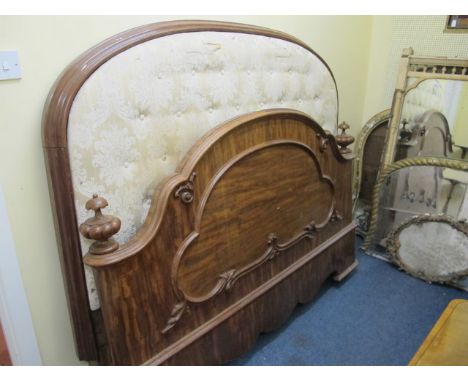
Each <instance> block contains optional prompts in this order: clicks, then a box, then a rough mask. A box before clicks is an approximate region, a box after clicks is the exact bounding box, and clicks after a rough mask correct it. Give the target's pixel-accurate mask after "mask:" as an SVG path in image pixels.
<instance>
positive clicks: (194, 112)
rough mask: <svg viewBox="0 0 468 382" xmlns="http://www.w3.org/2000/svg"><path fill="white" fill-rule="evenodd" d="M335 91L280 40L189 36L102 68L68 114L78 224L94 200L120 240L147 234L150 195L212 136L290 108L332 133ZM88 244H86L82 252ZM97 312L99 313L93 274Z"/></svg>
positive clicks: (326, 75) (312, 59) (328, 78)
mask: <svg viewBox="0 0 468 382" xmlns="http://www.w3.org/2000/svg"><path fill="white" fill-rule="evenodd" d="M337 107H338V100H337V90H336V85H335V82H334V79H333V76H332V74H331V73H330V71H329V69H328V68H327V66H326V65H325V64H324V63H323V62H322V61H321V60H320V59H319V58H318V57H317V56H316V55H314V54H313V53H312V52H310V51H308V50H307V49H305V48H303V47H301V46H299V45H297V44H295V43H292V42H289V41H285V40H282V39H279V38H273V37H266V36H261V35H253V34H243V33H233V32H209V31H206V32H191V33H179V34H173V35H169V36H164V37H160V38H157V39H154V40H150V41H147V42H144V43H142V44H139V45H136V46H134V47H132V48H130V49H128V50H126V51H124V52H122V53H120V54H118V55H117V56H115V57H113V58H111V59H110V60H109V61H107V62H106V63H104V64H103V65H102V66H100V67H99V68H98V69H97V70H96V71H95V72H94V73H93V74H92V75H91V76H90V77H89V78H88V79H87V80H86V82H85V83H84V84H83V86H82V87H81V89H80V91H79V92H78V94H77V96H76V98H75V100H74V102H73V106H72V108H71V111H70V115H69V122H68V144H69V153H70V162H71V170H72V181H73V188H74V196H75V204H76V210H77V219H78V222H79V223H81V222H83V221H84V220H86V218H88V217H89V216H90V213H89V212H87V211H86V210H85V208H84V205H85V203H86V201H87V200H88V199H89V198H90V197H91V195H92V194H93V193H97V194H99V195H102V196H104V197H105V198H106V199H107V200H108V201H109V204H110V206H109V208H108V209H106V213H111V214H113V215H116V216H118V217H119V218H120V219H121V220H122V228H121V231H120V233H119V234H118V235H117V236H116V239H117V240H118V241H119V242H120V243H124V242H127V241H128V240H129V239H130V238H131V237H132V236H133V235H134V234H135V232H136V231H137V230H138V228H139V227H140V226H141V225H142V223H143V222H144V220H145V218H146V214H147V212H148V209H149V205H150V200H151V196H152V194H153V190H154V188H155V187H156V186H157V185H158V183H159V182H161V180H162V179H164V178H165V177H167V176H170V175H172V174H174V171H175V169H176V167H177V165H178V163H179V162H180V161H181V159H182V158H183V156H184V155H185V154H186V153H187V151H188V150H189V149H190V147H191V146H192V145H193V144H194V143H195V141H196V140H197V139H199V138H200V137H201V136H202V135H203V134H205V133H206V132H207V131H209V130H210V129H212V128H214V127H216V126H217V125H218V124H220V123H223V122H225V121H226V120H229V119H232V118H234V117H236V116H239V115H242V114H245V113H248V112H253V111H257V110H263V109H271V108H291V109H296V110H300V111H302V112H304V113H306V114H308V115H310V116H311V117H312V118H313V119H314V120H316V121H317V122H318V123H319V124H320V125H321V126H322V127H323V128H324V129H327V130H330V131H332V132H335V131H336V123H337ZM89 244H90V243H89V242H86V241H85V239H82V250H83V253H86V252H87V249H88V246H89ZM87 282H88V290H89V292H90V302H91V307H92V308H93V309H95V308H97V307H98V306H99V303H98V300H97V295H96V294H95V292H94V287H93V284H94V283H93V280H92V277H91V274H90V272H89V271H87Z"/></svg>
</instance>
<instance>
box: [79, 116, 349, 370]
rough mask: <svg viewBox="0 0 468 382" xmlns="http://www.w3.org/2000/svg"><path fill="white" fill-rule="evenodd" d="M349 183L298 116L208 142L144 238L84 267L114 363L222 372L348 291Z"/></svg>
mask: <svg viewBox="0 0 468 382" xmlns="http://www.w3.org/2000/svg"><path fill="white" fill-rule="evenodd" d="M351 173H352V171H351V160H350V159H349V158H346V157H345V156H344V155H343V154H342V153H340V151H339V149H338V146H337V144H336V141H335V138H334V137H333V136H332V135H330V134H328V133H326V132H324V130H322V128H320V126H318V124H317V123H315V122H314V121H313V120H312V119H310V118H309V117H308V116H306V115H305V114H302V113H299V112H295V111H291V110H286V109H275V110H268V111H261V112H256V113H252V114H248V115H244V116H242V117H239V118H236V119H234V120H231V121H229V122H227V123H225V124H223V125H221V126H219V127H218V128H216V129H214V130H212V131H211V132H209V133H208V134H207V135H205V136H204V137H203V138H202V139H200V140H199V141H198V143H197V144H196V145H195V146H194V147H193V148H192V149H191V151H190V152H189V153H188V154H187V156H186V157H185V160H184V161H183V162H182V164H181V165H180V166H179V168H178V170H177V174H176V175H175V176H173V177H171V178H169V179H167V180H166V181H165V182H163V183H162V184H161V185H160V186H159V187H158V188H157V190H156V192H155V194H154V197H153V200H152V204H151V208H150V211H149V213H148V217H147V219H146V222H145V224H144V225H143V227H142V228H141V229H140V230H139V231H138V233H137V234H136V236H135V237H134V238H132V239H131V240H130V241H129V242H128V243H126V244H124V245H122V246H121V247H120V248H118V249H116V250H114V249H115V248H111V249H109V250H104V251H102V252H107V253H105V254H93V253H92V252H93V251H91V253H89V254H88V255H86V257H85V263H86V264H88V265H90V266H91V267H93V271H94V274H95V278H96V283H97V289H98V292H99V296H100V300H101V309H102V316H103V321H104V328H105V333H106V338H107V341H108V345H109V348H110V353H111V361H110V362H111V363H112V364H116V365H128V364H129V365H138V364H151V365H156V364H167V365H176V364H184V365H199V364H222V363H224V362H227V361H229V360H231V359H233V358H236V357H238V356H239V355H241V354H242V353H244V352H246V351H247V350H248V349H249V348H250V347H251V346H252V345H253V344H254V342H255V341H256V338H257V336H258V335H259V333H261V332H266V331H270V330H273V329H276V328H277V327H278V326H280V325H281V323H283V322H284V321H285V320H286V319H287V317H288V316H289V315H290V313H291V312H292V310H293V308H294V307H295V305H296V304H297V303H304V302H307V301H309V300H310V299H312V298H313V297H314V295H315V294H316V292H317V291H318V290H319V288H320V286H321V285H322V284H323V283H324V281H325V280H326V279H327V278H328V277H329V276H331V275H334V276H336V278H337V280H340V279H341V278H342V277H343V276H345V275H346V274H347V273H348V272H349V271H350V270H351V269H352V268H353V267H354V266H355V264H356V260H355V255H354V223H353V222H352V217H351ZM103 196H104V197H105V195H103ZM114 228H115V227H114ZM109 232H113V231H112V230H110V231H109ZM104 236H106V235H104ZM105 239H107V237H103V238H102V241H103V242H104V244H103V245H104V247H105V246H106V245H109V243H108V242H106V241H105ZM101 249H102V248H101ZM97 252H98V251H96V253H97Z"/></svg>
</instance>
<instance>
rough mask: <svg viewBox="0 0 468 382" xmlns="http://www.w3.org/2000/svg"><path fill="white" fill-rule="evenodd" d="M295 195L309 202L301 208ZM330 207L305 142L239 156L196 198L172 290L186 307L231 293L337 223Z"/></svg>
mask: <svg viewBox="0 0 468 382" xmlns="http://www.w3.org/2000/svg"><path fill="white" fill-rule="evenodd" d="M259 174H262V176H259ZM263 174H264V175H263ZM297 195H301V196H302V197H303V198H304V200H308V201H310V202H309V203H301V204H298V203H297ZM334 203H335V202H334V186H333V181H332V180H331V179H330V178H328V177H326V176H324V175H323V173H322V170H321V168H320V165H319V163H318V161H317V159H316V157H315V155H314V153H313V152H312V151H311V150H310V148H308V147H307V146H305V145H303V144H302V143H300V142H295V141H273V142H269V143H265V144H262V145H259V146H255V147H253V148H251V149H249V150H247V151H246V152H244V153H241V154H239V155H238V156H237V157H235V158H233V159H232V160H231V161H230V162H229V163H227V164H226V165H224V166H223V167H222V168H221V169H220V170H219V171H218V173H217V175H216V176H215V177H214V178H213V179H212V181H211V182H210V184H209V186H208V187H207V188H206V190H205V191H204V194H203V195H202V197H201V202H200V207H199V210H198V213H197V217H196V223H195V231H194V232H192V234H191V235H189V237H188V238H187V239H186V240H185V241H184V242H183V243H182V245H181V248H180V250H179V252H178V253H177V255H176V258H175V262H174V267H173V272H174V273H173V277H174V278H175V282H176V288H177V289H178V290H179V291H180V292H181V293H182V294H183V296H184V298H185V299H186V300H187V301H190V302H202V301H205V300H207V299H209V298H211V297H213V296H215V295H216V294H218V293H219V292H221V291H222V290H224V289H226V290H229V289H230V288H231V287H232V286H233V285H234V283H235V282H236V281H237V279H238V278H240V277H242V276H243V275H244V274H246V273H248V272H250V271H251V270H253V269H255V268H257V267H258V266H260V265H261V264H263V263H265V262H266V261H268V260H271V259H272V258H274V257H275V256H277V255H278V254H279V253H280V252H281V251H282V250H284V249H286V248H289V247H290V246H292V245H294V244H295V243H297V242H299V241H300V240H302V239H303V238H305V237H310V236H311V235H313V233H314V230H317V229H320V228H322V227H324V226H325V225H326V224H327V223H328V222H329V221H330V220H334V219H336V218H338V217H339V215H338V214H337V212H336V211H335V209H334ZM304 206H306V207H304Z"/></svg>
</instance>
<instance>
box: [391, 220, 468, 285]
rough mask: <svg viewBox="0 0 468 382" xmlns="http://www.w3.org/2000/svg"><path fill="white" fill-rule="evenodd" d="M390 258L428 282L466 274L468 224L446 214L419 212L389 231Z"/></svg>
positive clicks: (451, 278) (442, 280) (447, 279)
mask: <svg viewBox="0 0 468 382" xmlns="http://www.w3.org/2000/svg"><path fill="white" fill-rule="evenodd" d="M387 243H388V251H389V253H390V256H391V258H392V260H393V261H394V262H395V263H396V264H398V265H399V266H400V267H401V268H402V269H404V270H405V271H406V272H408V273H410V274H411V275H413V276H415V277H418V278H421V279H423V280H426V281H429V282H441V283H444V282H449V281H452V280H455V279H457V278H460V277H463V276H466V275H468V224H467V223H466V222H465V221H464V220H463V221H458V222H457V221H454V220H452V219H451V218H449V217H444V216H435V215H420V216H417V217H414V218H412V219H410V220H408V221H406V222H404V223H403V224H402V225H400V226H399V227H398V228H397V229H396V230H395V231H394V232H392V233H391V234H390V235H389V239H388V241H387Z"/></svg>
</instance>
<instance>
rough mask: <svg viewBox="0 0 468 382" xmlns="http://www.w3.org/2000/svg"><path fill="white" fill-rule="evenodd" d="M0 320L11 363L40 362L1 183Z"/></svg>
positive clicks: (23, 364) (36, 363) (22, 364)
mask: <svg viewBox="0 0 468 382" xmlns="http://www.w3.org/2000/svg"><path fill="white" fill-rule="evenodd" d="M0 321H1V323H2V326H3V331H4V333H5V337H6V342H7V345H8V350H9V353H10V357H11V361H12V363H13V365H15V366H20V365H21V366H26V365H31V366H32V365H42V360H41V356H40V353H39V348H38V345H37V340H36V334H35V332H34V328H33V324H32V319H31V313H30V311H29V306H28V302H27V299H26V294H25V292H24V287H23V280H22V278H21V273H20V269H19V264H18V260H17V258H16V252H15V244H14V241H13V236H12V234H11V229H10V224H9V221H8V215H7V208H6V203H5V198H4V196H3V191H2V188H1V186H0Z"/></svg>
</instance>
